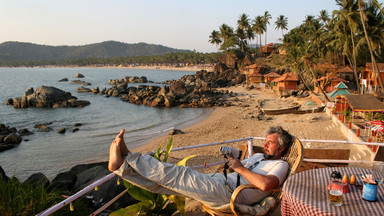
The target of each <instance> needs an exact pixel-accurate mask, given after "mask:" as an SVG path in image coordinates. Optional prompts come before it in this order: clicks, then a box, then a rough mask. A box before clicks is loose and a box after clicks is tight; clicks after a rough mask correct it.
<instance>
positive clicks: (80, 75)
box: [75, 73, 84, 78]
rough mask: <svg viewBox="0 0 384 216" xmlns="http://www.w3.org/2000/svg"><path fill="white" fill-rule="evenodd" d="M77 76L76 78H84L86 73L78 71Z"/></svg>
mask: <svg viewBox="0 0 384 216" xmlns="http://www.w3.org/2000/svg"><path fill="white" fill-rule="evenodd" d="M75 77H76V78H84V75H83V74H81V73H76V75H75Z"/></svg>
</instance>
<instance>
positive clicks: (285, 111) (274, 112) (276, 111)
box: [261, 105, 301, 115]
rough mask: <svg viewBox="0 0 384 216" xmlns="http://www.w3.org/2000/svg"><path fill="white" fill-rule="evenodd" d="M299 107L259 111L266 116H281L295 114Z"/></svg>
mask: <svg viewBox="0 0 384 216" xmlns="http://www.w3.org/2000/svg"><path fill="white" fill-rule="evenodd" d="M300 107H301V105H297V106H294V107H288V108H282V109H263V108H261V110H262V111H263V112H264V114H267V115H281V114H288V113H295V111H297V110H298V109H299V108H300Z"/></svg>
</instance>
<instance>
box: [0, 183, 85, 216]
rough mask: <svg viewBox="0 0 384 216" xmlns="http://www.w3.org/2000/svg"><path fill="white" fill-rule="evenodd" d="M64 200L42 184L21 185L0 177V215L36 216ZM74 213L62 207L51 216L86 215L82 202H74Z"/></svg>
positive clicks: (58, 193)
mask: <svg viewBox="0 0 384 216" xmlns="http://www.w3.org/2000/svg"><path fill="white" fill-rule="evenodd" d="M63 200H64V197H62V196H61V195H60V192H58V191H49V190H48V189H47V188H46V187H44V185H43V184H35V185H32V184H21V183H20V182H19V181H18V180H17V179H16V178H10V179H8V180H5V179H3V178H2V177H1V176H0V215H2V216H14V215H36V214H38V213H40V212H42V211H43V210H45V209H47V208H49V207H51V206H53V205H54V204H56V203H59V202H61V201H63ZM74 208H75V211H73V212H71V211H70V209H69V207H64V208H62V209H61V210H59V211H57V212H56V213H54V214H53V215H88V214H89V213H90V212H89V210H88V209H87V208H86V206H85V204H84V202H83V201H82V200H77V201H75V202H74Z"/></svg>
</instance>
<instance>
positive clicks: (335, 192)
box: [329, 180, 343, 206]
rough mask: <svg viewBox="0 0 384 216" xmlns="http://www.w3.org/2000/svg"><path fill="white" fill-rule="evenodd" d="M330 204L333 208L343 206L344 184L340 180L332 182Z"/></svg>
mask: <svg viewBox="0 0 384 216" xmlns="http://www.w3.org/2000/svg"><path fill="white" fill-rule="evenodd" d="M329 204H330V205H332V206H341V205H342V204H343V183H342V182H341V181H339V180H331V182H330V187H329Z"/></svg>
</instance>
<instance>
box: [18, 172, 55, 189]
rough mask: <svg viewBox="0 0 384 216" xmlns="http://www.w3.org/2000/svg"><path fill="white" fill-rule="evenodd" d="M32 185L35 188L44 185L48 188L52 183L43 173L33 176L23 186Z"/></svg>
mask: <svg viewBox="0 0 384 216" xmlns="http://www.w3.org/2000/svg"><path fill="white" fill-rule="evenodd" d="M27 184H32V185H34V186H38V185H43V186H44V187H46V188H47V187H48V186H49V184H50V182H49V180H48V178H47V177H46V176H45V175H44V174H43V173H35V174H32V175H31V176H30V177H29V178H28V179H27V180H25V181H24V182H23V185H27Z"/></svg>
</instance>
